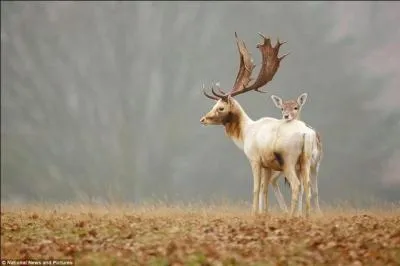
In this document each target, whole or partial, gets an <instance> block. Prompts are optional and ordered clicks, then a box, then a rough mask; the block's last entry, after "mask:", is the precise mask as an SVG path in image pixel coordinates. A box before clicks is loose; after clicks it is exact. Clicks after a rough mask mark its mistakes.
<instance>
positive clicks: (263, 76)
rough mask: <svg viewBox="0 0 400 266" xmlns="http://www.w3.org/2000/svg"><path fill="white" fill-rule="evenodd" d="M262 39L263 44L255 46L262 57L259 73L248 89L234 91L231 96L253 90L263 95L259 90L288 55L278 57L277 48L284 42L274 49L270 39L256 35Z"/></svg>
mask: <svg viewBox="0 0 400 266" xmlns="http://www.w3.org/2000/svg"><path fill="white" fill-rule="evenodd" d="M258 34H259V35H260V36H261V37H262V38H263V43H259V44H257V48H258V49H259V50H260V52H261V55H262V64H261V69H260V72H259V73H258V76H257V79H256V80H255V81H254V83H253V84H252V85H250V86H249V87H244V88H243V89H242V90H238V91H235V92H233V93H232V94H231V96H232V97H233V96H236V95H238V94H242V93H245V92H247V91H251V90H255V91H257V92H260V93H265V92H264V91H260V90H259V89H260V88H261V87H263V86H264V85H266V84H267V83H268V82H270V81H271V80H272V79H273V77H274V76H275V74H276V72H277V71H278V68H279V64H280V62H281V60H282V59H283V58H285V57H286V56H287V55H288V54H285V55H283V56H282V57H280V58H279V57H278V53H279V48H280V47H281V46H282V45H283V44H284V43H286V42H280V41H279V40H278V42H277V44H276V45H275V47H273V46H272V45H271V39H270V38H267V37H265V36H264V35H263V34H262V33H260V32H259V33H258Z"/></svg>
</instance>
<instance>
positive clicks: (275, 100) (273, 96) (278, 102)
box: [271, 95, 282, 109]
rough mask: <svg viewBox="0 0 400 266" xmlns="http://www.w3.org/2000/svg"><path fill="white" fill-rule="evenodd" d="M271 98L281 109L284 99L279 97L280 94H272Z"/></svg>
mask: <svg viewBox="0 0 400 266" xmlns="http://www.w3.org/2000/svg"><path fill="white" fill-rule="evenodd" d="M271 99H272V101H273V102H274V104H275V106H276V107H277V108H279V109H280V108H282V99H281V98H279V97H278V96H275V95H272V96H271Z"/></svg>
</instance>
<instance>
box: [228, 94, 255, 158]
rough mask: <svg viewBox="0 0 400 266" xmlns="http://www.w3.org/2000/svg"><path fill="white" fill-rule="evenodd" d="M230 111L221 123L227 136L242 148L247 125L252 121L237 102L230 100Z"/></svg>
mask: <svg viewBox="0 0 400 266" xmlns="http://www.w3.org/2000/svg"><path fill="white" fill-rule="evenodd" d="M232 105H233V106H232V108H231V112H230V113H229V114H228V116H227V117H226V119H225V121H224V123H223V125H224V126H225V133H226V134H227V135H228V137H229V138H230V139H231V140H232V141H233V142H234V143H235V144H236V146H238V147H239V148H240V149H242V150H243V146H244V145H243V144H244V138H245V133H246V128H247V126H248V125H249V124H250V123H251V122H252V120H251V119H250V117H249V116H248V115H247V114H246V112H245V111H244V110H243V108H242V107H241V106H240V105H239V103H238V102H236V101H234V102H232Z"/></svg>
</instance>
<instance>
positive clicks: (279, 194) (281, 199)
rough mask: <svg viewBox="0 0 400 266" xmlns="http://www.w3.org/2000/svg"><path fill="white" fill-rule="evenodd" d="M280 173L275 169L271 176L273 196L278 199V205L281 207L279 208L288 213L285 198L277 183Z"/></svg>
mask: <svg viewBox="0 0 400 266" xmlns="http://www.w3.org/2000/svg"><path fill="white" fill-rule="evenodd" d="M280 175H281V172H277V171H276V172H273V174H272V177H271V184H272V187H273V189H274V192H275V197H276V199H277V201H278V204H279V207H280V208H281V210H282V211H283V212H285V213H288V212H289V211H288V208H287V205H286V202H285V198H284V197H283V195H282V192H281V190H280V188H279V185H278V178H279V176H280Z"/></svg>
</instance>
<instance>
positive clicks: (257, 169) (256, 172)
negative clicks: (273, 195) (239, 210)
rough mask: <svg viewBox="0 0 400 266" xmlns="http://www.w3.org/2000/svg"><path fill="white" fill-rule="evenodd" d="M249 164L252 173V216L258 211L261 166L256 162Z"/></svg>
mask: <svg viewBox="0 0 400 266" xmlns="http://www.w3.org/2000/svg"><path fill="white" fill-rule="evenodd" d="M250 164H251V170H252V172H253V208H252V211H251V213H252V215H256V214H257V211H258V209H259V198H260V183H261V166H260V163H259V162H257V161H250Z"/></svg>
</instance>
